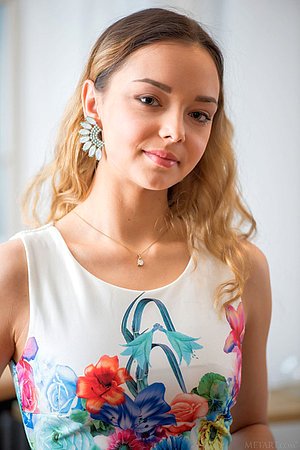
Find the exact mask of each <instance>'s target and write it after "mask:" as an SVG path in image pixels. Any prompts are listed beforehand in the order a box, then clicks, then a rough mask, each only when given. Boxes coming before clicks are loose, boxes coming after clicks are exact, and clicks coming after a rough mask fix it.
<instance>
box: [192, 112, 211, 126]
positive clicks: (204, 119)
mask: <svg viewBox="0 0 300 450" xmlns="http://www.w3.org/2000/svg"><path fill="white" fill-rule="evenodd" d="M189 115H190V116H191V117H192V118H193V119H195V120H196V121H197V122H200V123H203V124H206V123H208V122H210V121H211V118H210V117H209V115H208V114H206V113H204V112H202V111H194V112H192V113H190V114H189Z"/></svg>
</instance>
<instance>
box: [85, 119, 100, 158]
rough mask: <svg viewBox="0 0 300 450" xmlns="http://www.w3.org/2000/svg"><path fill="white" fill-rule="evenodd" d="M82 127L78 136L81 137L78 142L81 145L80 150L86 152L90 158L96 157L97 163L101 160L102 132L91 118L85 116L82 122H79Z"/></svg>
mask: <svg viewBox="0 0 300 450" xmlns="http://www.w3.org/2000/svg"><path fill="white" fill-rule="evenodd" d="M80 125H81V126H82V128H81V130H80V131H79V134H80V135H81V138H80V142H81V143H82V144H83V146H82V150H83V151H84V152H87V151H88V155H89V157H90V158H93V157H94V156H95V157H96V159H97V161H100V159H101V158H102V147H104V142H103V141H102V130H101V128H100V127H98V125H97V122H96V120H95V119H93V118H92V117H89V116H87V117H86V118H85V120H84V122H80Z"/></svg>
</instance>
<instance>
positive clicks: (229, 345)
mask: <svg viewBox="0 0 300 450" xmlns="http://www.w3.org/2000/svg"><path fill="white" fill-rule="evenodd" d="M150 304H151V305H152V306H154V307H155V308H157V311H158V312H159V315H160V317H161V321H160V323H158V322H156V323H154V324H153V325H152V327H151V328H150V329H149V328H148V329H146V330H144V329H142V328H141V327H142V317H143V316H144V315H145V316H147V305H150ZM129 317H131V323H130V326H129ZM226 319H227V321H228V323H229V325H230V327H231V331H230V333H229V335H228V336H227V338H226V340H225V343H224V348H223V350H224V352H225V353H227V354H230V353H232V354H234V355H235V356H236V358H235V364H236V366H235V369H236V374H235V375H234V377H233V379H231V378H228V379H226V378H225V377H224V376H223V375H222V374H219V373H212V372H210V373H206V374H204V375H203V376H201V377H200V379H199V383H198V385H197V386H195V387H194V388H193V389H192V390H191V391H190V392H188V390H187V387H186V382H185V379H184V376H183V372H182V367H183V365H185V366H189V365H190V364H191V360H192V358H194V357H195V356H196V355H197V357H198V358H199V357H201V349H202V348H204V343H202V344H200V343H199V342H198V341H199V340H200V337H192V336H189V335H188V334H185V333H183V332H182V331H178V330H177V329H176V328H175V325H174V323H173V321H172V319H171V317H170V314H169V312H168V310H167V308H166V306H165V305H164V303H163V302H162V301H161V300H159V299H155V298H141V296H138V297H137V298H136V299H135V300H134V301H133V302H132V303H131V304H130V305H129V307H128V308H127V310H126V311H125V313H124V316H123V320H122V322H121V333H122V336H123V339H124V341H125V342H124V341H123V342H120V354H121V355H122V356H123V357H125V356H126V357H127V364H126V367H121V366H120V363H119V357H118V356H117V355H100V357H99V359H98V361H97V362H96V363H94V362H91V363H90V364H89V365H88V366H87V367H86V368H85V369H84V371H83V373H82V374H76V373H75V371H74V370H73V369H72V368H71V367H69V366H66V365H62V364H60V363H61V361H60V362H59V364H53V363H51V362H50V361H46V360H45V359H44V358H43V357H42V354H40V349H39V346H38V342H37V340H36V339H35V338H34V337H30V338H29V339H28V341H27V345H26V348H25V350H24V352H23V356H22V358H21V360H20V361H19V362H18V363H17V364H16V365H13V364H12V365H11V367H12V371H13V375H14V379H15V384H16V386H17V388H18V389H17V395H18V399H19V403H20V406H21V412H22V415H23V421H24V425H25V429H26V433H27V437H28V440H29V443H30V445H31V447H32V448H33V449H36V450H48V449H49V450H50V449H58V448H60V449H74V450H97V449H98V450H99V449H100V450H104V449H109V450H117V449H129V450H148V449H149V450H150V449H162V450H164V449H182V450H187V449H196V448H198V449H203V450H209V449H212V450H213V449H214V450H215V449H216V450H218V449H220V450H221V449H227V448H228V446H229V444H230V441H231V436H230V424H231V422H232V418H231V414H230V408H231V407H232V406H233V404H234V402H235V399H236V396H237V393H238V390H239V384H240V370H241V348H242V340H243V336H244V315H243V309H242V304H241V303H240V304H239V306H238V308H237V309H234V307H233V306H231V305H229V306H228V307H227V309H226ZM162 336H165V339H161V338H162ZM154 348H155V349H156V350H157V349H160V351H161V353H162V355H163V357H164V358H165V359H166V362H167V364H168V366H169V368H170V376H172V377H173V378H174V380H175V382H176V384H177V386H178V394H176V395H175V396H174V398H173V399H172V400H171V401H170V402H169V403H168V402H167V401H166V398H165V396H166V386H165V385H164V384H163V383H161V382H159V380H158V381H155V382H152V383H149V379H148V378H149V373H150V372H151V367H152V366H151V352H152V350H153V349H154ZM198 352H199V353H198Z"/></svg>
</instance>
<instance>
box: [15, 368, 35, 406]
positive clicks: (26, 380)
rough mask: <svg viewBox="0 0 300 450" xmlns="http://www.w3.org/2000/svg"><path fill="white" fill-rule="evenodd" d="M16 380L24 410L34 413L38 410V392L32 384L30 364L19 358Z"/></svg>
mask: <svg viewBox="0 0 300 450" xmlns="http://www.w3.org/2000/svg"><path fill="white" fill-rule="evenodd" d="M17 373H18V380H19V384H20V392H21V403H22V409H23V411H24V412H29V413H36V412H39V411H38V394H37V389H36V387H35V384H34V378H33V371H32V367H31V365H30V364H29V363H28V362H27V361H25V360H24V359H21V361H20V362H18V364H17Z"/></svg>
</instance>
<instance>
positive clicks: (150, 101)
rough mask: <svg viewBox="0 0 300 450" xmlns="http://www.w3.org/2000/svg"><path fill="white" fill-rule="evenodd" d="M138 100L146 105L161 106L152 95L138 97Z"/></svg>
mask: <svg viewBox="0 0 300 450" xmlns="http://www.w3.org/2000/svg"><path fill="white" fill-rule="evenodd" d="M138 100H139V101H140V102H141V103H143V104H144V105H149V106H159V102H158V101H157V100H156V98H155V97H152V96H151V95H143V96H142V97H138Z"/></svg>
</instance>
